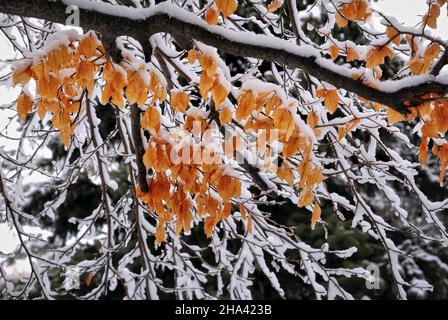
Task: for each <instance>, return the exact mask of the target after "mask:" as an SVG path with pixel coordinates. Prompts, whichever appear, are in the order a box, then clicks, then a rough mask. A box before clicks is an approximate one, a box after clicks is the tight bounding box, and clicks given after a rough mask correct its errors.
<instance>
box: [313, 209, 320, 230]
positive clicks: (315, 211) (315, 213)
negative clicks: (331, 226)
mask: <svg viewBox="0 0 448 320" xmlns="http://www.w3.org/2000/svg"><path fill="white" fill-rule="evenodd" d="M320 214H321V209H320V206H319V204H317V203H316V204H315V205H314V208H313V213H312V215H311V230H314V228H315V227H316V223H317V221H318V220H319V219H320Z"/></svg>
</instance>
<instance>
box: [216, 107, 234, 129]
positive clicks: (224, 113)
mask: <svg viewBox="0 0 448 320" xmlns="http://www.w3.org/2000/svg"><path fill="white" fill-rule="evenodd" d="M230 121H232V111H231V110H230V108H228V107H227V108H224V109H222V110H221V112H220V113H219V122H220V123H221V125H224V124H227V123H229V122H230Z"/></svg>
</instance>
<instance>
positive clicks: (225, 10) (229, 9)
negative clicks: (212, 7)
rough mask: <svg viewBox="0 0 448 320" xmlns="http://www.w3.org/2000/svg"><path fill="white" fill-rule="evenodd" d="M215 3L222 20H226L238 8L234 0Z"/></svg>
mask: <svg viewBox="0 0 448 320" xmlns="http://www.w3.org/2000/svg"><path fill="white" fill-rule="evenodd" d="M215 3H216V5H217V6H218V9H219V11H220V12H221V13H222V15H223V16H224V18H227V17H228V16H230V15H231V14H233V13H234V12H235V11H236V9H237V8H238V3H237V2H236V0H215Z"/></svg>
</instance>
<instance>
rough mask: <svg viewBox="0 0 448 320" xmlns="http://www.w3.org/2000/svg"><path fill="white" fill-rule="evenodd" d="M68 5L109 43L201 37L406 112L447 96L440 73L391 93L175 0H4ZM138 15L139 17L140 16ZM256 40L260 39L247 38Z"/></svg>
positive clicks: (35, 13) (32, 6) (37, 13)
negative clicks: (120, 2) (211, 22)
mask: <svg viewBox="0 0 448 320" xmlns="http://www.w3.org/2000/svg"><path fill="white" fill-rule="evenodd" d="M66 4H77V5H79V6H82V8H80V17H81V27H83V28H84V29H86V30H87V29H91V30H95V31H97V32H99V33H100V34H101V35H102V37H103V39H104V40H105V41H109V42H110V41H111V39H115V38H116V37H117V36H120V35H127V36H131V37H133V38H135V39H137V40H138V41H140V42H142V43H144V42H146V41H147V39H148V37H150V36H151V35H153V34H156V33H159V32H167V33H170V34H172V35H173V36H174V37H175V38H177V39H182V40H183V41H185V42H187V41H188V40H189V39H196V40H199V41H201V42H203V43H205V44H208V45H210V46H213V47H216V48H218V49H220V50H222V51H223V52H226V53H229V54H232V55H237V56H243V57H252V58H259V59H263V60H267V61H271V62H275V63H279V64H282V65H286V66H288V67H291V68H299V69H302V70H303V71H304V72H306V73H309V74H310V75H312V76H314V77H316V78H318V79H319V80H321V81H325V82H328V83H330V84H332V85H334V86H336V87H338V88H343V89H345V90H347V91H350V92H353V93H355V94H357V95H359V96H362V97H364V98H366V99H369V100H371V101H375V102H378V103H381V104H384V105H386V106H389V107H392V108H394V109H395V110H397V111H399V112H402V113H404V112H406V111H407V107H406V106H404V102H405V101H411V104H413V105H416V104H418V103H420V102H421V98H420V97H421V96H422V95H424V94H426V93H438V94H442V95H444V94H446V93H448V86H447V85H446V84H444V83H440V82H437V81H435V77H430V76H428V77H427V78H421V79H420V80H421V81H420V82H419V83H418V84H416V83H415V82H414V81H406V80H404V81H403V80H398V81H395V83H394V88H396V89H395V90H387V92H385V90H383V91H382V90H380V89H375V88H372V87H370V86H368V85H366V84H364V83H363V82H362V81H361V80H356V79H352V78H351V77H350V76H348V75H347V73H346V72H343V71H346V69H345V68H343V67H338V66H336V65H334V66H331V67H329V65H328V63H322V59H320V57H318V55H314V54H312V55H310V54H309V50H308V49H310V47H308V46H296V45H294V44H292V43H290V42H286V41H284V40H280V39H276V40H278V41H275V43H272V42H273V41H272V39H271V38H269V37H266V36H263V35H255V34H251V35H250V37H242V36H241V32H239V33H238V32H235V31H230V30H225V29H224V28H222V27H216V26H213V27H211V26H208V25H207V24H206V23H205V22H204V21H202V20H201V19H200V18H199V17H196V16H195V15H194V14H192V13H188V12H187V11H186V10H184V9H182V8H178V7H175V5H173V4H171V3H162V4H159V5H157V6H155V7H153V8H150V9H139V10H137V9H132V8H126V7H123V8H119V9H117V7H116V6H115V7H113V6H111V5H105V4H102V5H101V6H102V8H103V7H104V8H103V9H106V8H108V9H110V10H101V12H99V11H94V10H97V9H98V8H97V6H99V3H98V2H91V1H79V0H63V2H50V1H47V0H33V1H29V0H0V12H3V13H7V14H13V15H18V16H27V17H34V18H39V19H44V20H49V21H53V22H57V23H62V24H65V22H66V18H67V14H66V13H65V11H66ZM112 8H113V10H112ZM107 12H111V13H109V14H108V13H107ZM131 17H132V18H131ZM136 17H139V19H140V20H136ZM255 38H256V39H257V40H260V41H252V40H248V39H255ZM263 39H264V40H265V41H264V42H263V41H262V40H263ZM302 48H303V49H302ZM302 52H303V53H302ZM325 62H326V61H325ZM328 62H329V61H328Z"/></svg>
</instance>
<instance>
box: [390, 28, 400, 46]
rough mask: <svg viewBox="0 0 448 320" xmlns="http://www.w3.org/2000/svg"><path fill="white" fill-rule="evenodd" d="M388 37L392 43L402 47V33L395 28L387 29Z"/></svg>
mask: <svg viewBox="0 0 448 320" xmlns="http://www.w3.org/2000/svg"><path fill="white" fill-rule="evenodd" d="M386 35H387V37H388V38H389V40H391V41H392V43H394V44H396V45H397V46H399V45H400V42H401V36H400V32H399V31H398V30H397V29H395V28H394V27H387V29H386Z"/></svg>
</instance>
